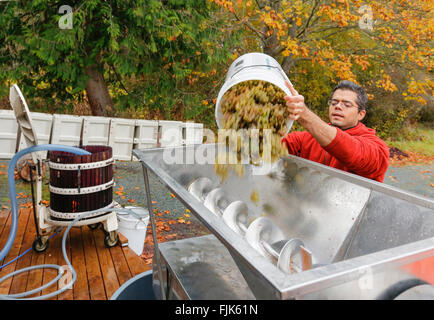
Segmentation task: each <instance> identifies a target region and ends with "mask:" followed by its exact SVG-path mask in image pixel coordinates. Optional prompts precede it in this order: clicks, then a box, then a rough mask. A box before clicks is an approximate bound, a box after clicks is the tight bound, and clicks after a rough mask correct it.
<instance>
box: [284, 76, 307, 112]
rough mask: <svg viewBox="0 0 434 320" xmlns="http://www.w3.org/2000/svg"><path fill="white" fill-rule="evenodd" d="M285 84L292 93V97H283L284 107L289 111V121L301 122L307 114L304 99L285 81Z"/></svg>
mask: <svg viewBox="0 0 434 320" xmlns="http://www.w3.org/2000/svg"><path fill="white" fill-rule="evenodd" d="M285 84H286V86H287V87H288V89H289V90H290V91H291V93H292V96H286V97H285V100H286V106H287V107H288V111H289V119H291V120H298V119H301V120H302V119H303V118H304V117H305V116H306V115H307V113H308V112H309V109H308V108H307V106H306V104H305V103H304V97H303V96H302V95H301V94H299V93H298V92H297V90H295V89H294V87H293V86H292V85H291V84H290V83H289V82H288V81H285Z"/></svg>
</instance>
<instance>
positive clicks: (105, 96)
mask: <svg viewBox="0 0 434 320" xmlns="http://www.w3.org/2000/svg"><path fill="white" fill-rule="evenodd" d="M85 73H86V75H87V76H89V80H87V83H86V93H87V98H88V99H89V104H90V108H91V110H92V115H94V116H102V117H105V116H107V115H108V112H110V111H112V107H113V102H112V99H111V97H110V95H109V92H108V89H107V85H106V83H105V80H104V77H103V75H102V74H101V73H100V72H99V71H98V70H97V69H96V67H95V66H89V67H87V68H86V71H85Z"/></svg>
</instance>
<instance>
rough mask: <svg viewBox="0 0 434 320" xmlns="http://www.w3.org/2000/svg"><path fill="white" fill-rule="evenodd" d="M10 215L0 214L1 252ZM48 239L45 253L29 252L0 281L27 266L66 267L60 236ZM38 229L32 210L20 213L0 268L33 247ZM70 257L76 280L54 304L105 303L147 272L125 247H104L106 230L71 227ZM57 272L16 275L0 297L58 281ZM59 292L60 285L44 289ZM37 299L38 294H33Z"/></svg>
mask: <svg viewBox="0 0 434 320" xmlns="http://www.w3.org/2000/svg"><path fill="white" fill-rule="evenodd" d="M10 224H11V215H10V211H9V212H8V211H0V248H3V246H4V244H5V243H6V240H7V238H8V235H9V230H10ZM65 229H66V228H64V229H63V230H62V232H60V233H59V234H57V235H55V236H54V237H52V238H51V239H50V242H49V246H48V249H47V250H46V251H45V252H43V253H36V252H34V251H33V250H30V251H29V252H27V253H26V254H25V255H24V256H22V257H21V258H20V259H18V260H16V261H14V262H12V263H11V264H9V265H8V266H6V267H4V268H2V269H1V270H0V278H1V277H3V276H5V275H7V274H9V273H11V272H13V271H14V270H19V269H22V268H25V267H28V266H31V265H39V264H56V265H65V264H66V263H65V260H64V258H63V255H62V249H61V242H62V236H63V232H64V230H65ZM35 237H36V231H35V225H34V220H33V212H32V209H31V208H26V209H21V210H20V216H19V223H18V230H17V236H16V239H15V243H14V245H13V246H12V248H11V250H10V251H9V253H8V255H7V256H6V258H5V259H4V261H0V266H1V265H4V264H6V263H8V261H11V260H13V259H14V258H15V257H17V256H19V255H20V254H21V253H23V252H25V251H26V250H27V249H29V248H31V247H32V243H33V241H34V240H35ZM66 249H67V251H68V256H69V259H70V261H71V263H72V266H73V267H74V269H75V271H76V272H77V280H76V282H75V284H74V286H73V288H72V289H70V290H66V291H65V292H63V293H62V294H60V295H58V296H57V298H56V297H54V298H52V300H56V299H58V300H108V299H110V297H111V296H112V295H113V293H114V292H115V291H116V290H117V289H118V288H119V287H120V286H121V285H122V284H123V283H124V282H125V281H127V280H128V279H130V278H132V277H134V276H135V275H137V274H140V273H142V272H144V271H147V270H149V267H148V265H146V264H145V262H144V261H143V259H142V258H140V257H139V256H137V255H136V254H135V253H134V252H133V251H132V250H131V249H129V248H128V247H121V246H116V247H113V248H110V249H108V248H106V247H105V245H104V232H103V231H102V230H101V227H99V228H98V229H96V230H91V229H89V228H88V227H87V226H83V227H76V228H72V229H71V231H70V233H69V236H68V243H67V248H66ZM56 275H57V270H54V269H44V270H42V269H38V270H34V271H31V272H26V273H22V274H19V275H17V276H15V277H13V278H9V279H7V280H6V281H4V282H3V283H1V284H0V294H13V293H20V292H23V291H28V290H31V289H35V288H37V287H39V286H41V285H42V284H45V283H47V282H49V281H50V280H51V279H53V278H54V277H56ZM57 289H58V285H52V286H51V287H49V288H47V289H45V290H44V291H42V294H47V293H49V292H53V291H55V290H57ZM35 295H41V293H39V294H35Z"/></svg>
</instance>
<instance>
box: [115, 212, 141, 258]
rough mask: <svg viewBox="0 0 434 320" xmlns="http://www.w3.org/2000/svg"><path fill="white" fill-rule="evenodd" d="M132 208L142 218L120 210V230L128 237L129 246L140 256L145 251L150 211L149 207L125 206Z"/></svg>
mask: <svg viewBox="0 0 434 320" xmlns="http://www.w3.org/2000/svg"><path fill="white" fill-rule="evenodd" d="M125 208H126V209H132V210H133V211H134V212H135V213H136V214H138V215H139V216H141V217H142V218H141V219H140V218H138V217H137V216H135V215H133V214H129V213H123V212H118V213H117V217H118V226H119V227H118V232H120V233H121V234H122V235H124V236H125V237H126V238H127V239H128V246H129V247H130V248H131V250H133V251H134V252H135V253H136V254H137V255H138V256H140V255H141V254H142V252H143V246H144V243H145V238H146V228H147V226H148V221H149V212H148V210H147V209H144V208H140V207H125Z"/></svg>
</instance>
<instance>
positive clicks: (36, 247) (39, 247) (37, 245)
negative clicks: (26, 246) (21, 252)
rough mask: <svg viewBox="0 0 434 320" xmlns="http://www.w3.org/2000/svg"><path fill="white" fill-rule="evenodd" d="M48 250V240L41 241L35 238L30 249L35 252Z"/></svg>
mask: <svg viewBox="0 0 434 320" xmlns="http://www.w3.org/2000/svg"><path fill="white" fill-rule="evenodd" d="M47 248H48V239H47V240H45V241H44V240H43V239H41V238H36V239H35V241H33V244H32V249H33V251H35V252H44V251H45V250H47Z"/></svg>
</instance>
